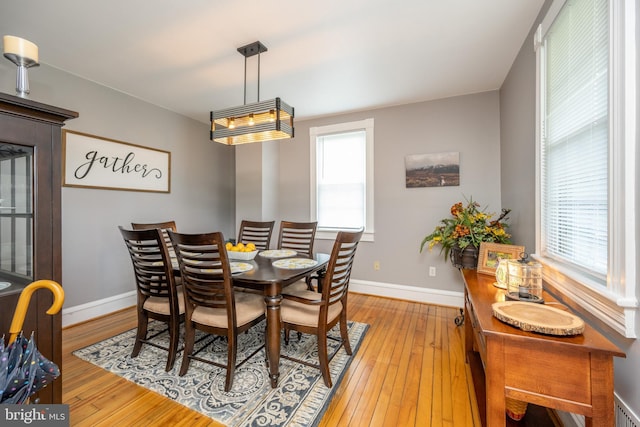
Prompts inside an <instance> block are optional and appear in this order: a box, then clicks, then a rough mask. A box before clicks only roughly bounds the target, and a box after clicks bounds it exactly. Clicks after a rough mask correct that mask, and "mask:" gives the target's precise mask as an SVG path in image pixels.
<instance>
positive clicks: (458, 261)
mask: <svg viewBox="0 0 640 427" xmlns="http://www.w3.org/2000/svg"><path fill="white" fill-rule="evenodd" d="M449 256H450V257H451V263H452V264H453V266H454V267H455V268H464V269H468V270H475V269H476V268H477V267H478V248H476V247H475V246H473V245H469V246H467V247H466V248H464V249H462V248H459V247H458V246H454V247H453V248H451V252H450V253H449Z"/></svg>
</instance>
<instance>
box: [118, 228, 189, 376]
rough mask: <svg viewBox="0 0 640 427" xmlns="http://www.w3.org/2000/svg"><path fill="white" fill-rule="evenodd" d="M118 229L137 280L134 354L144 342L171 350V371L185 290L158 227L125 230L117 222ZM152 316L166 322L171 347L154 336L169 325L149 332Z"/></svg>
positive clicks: (169, 356) (176, 349)
mask: <svg viewBox="0 0 640 427" xmlns="http://www.w3.org/2000/svg"><path fill="white" fill-rule="evenodd" d="M118 229H119V230H120V234H121V235H122V237H123V239H124V243H125V245H126V246H127V250H128V251H129V256H130V257H131V262H132V264H133V272H134V276H135V282H136V294H137V304H136V307H137V308H136V311H137V315H138V328H137V332H136V340H135V344H134V346H133V351H132V352H131V357H136V356H138V354H139V353H140V349H141V348H142V344H149V345H152V346H154V347H157V348H161V349H163V350H166V351H167V352H168V357H167V366H166V370H167V371H169V370H171V368H172V367H173V364H174V362H175V359H176V355H177V353H178V351H180V349H179V348H178V340H179V335H180V322H181V321H182V320H183V319H184V313H185V305H184V297H183V295H182V290H181V289H180V288H179V287H178V286H177V285H176V281H175V277H174V274H173V267H172V265H171V258H170V256H169V251H168V249H167V245H166V244H165V242H164V237H163V236H162V233H161V232H160V230H159V229H157V228H152V229H148V230H126V229H124V228H123V227H122V226H118ZM150 318H151V319H155V320H159V321H161V322H164V323H166V324H167V326H168V330H169V347H165V346H163V345H160V344H158V343H157V342H156V341H154V340H153V339H154V338H155V337H157V336H158V335H160V334H161V333H163V332H165V331H166V329H165V330H162V331H160V332H157V333H155V334H153V335H151V336H147V332H148V331H147V328H148V324H149V319H150Z"/></svg>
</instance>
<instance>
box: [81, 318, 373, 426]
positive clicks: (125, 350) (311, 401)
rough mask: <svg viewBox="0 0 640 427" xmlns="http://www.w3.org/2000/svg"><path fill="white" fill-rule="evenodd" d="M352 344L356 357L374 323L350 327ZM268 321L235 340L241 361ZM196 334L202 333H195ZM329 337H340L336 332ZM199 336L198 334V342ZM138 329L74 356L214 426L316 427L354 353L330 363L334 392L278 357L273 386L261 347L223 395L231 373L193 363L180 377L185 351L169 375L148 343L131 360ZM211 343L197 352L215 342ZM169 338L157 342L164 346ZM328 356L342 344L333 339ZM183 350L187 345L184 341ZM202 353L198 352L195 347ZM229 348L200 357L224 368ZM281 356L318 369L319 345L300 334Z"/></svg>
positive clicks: (312, 373)
mask: <svg viewBox="0 0 640 427" xmlns="http://www.w3.org/2000/svg"><path fill="white" fill-rule="evenodd" d="M348 325H349V338H350V340H351V348H352V349H353V354H354V355H355V354H356V352H357V351H358V348H359V347H360V344H361V343H362V339H363V338H364V335H365V333H366V331H367V329H368V327H369V325H366V324H362V323H357V322H349V324H348ZM264 327H265V324H264V322H263V323H262V324H260V325H257V326H256V327H254V328H252V329H251V330H250V331H249V333H247V334H244V333H243V334H240V336H239V337H238V360H239V361H240V360H243V359H244V358H245V357H246V355H247V354H251V353H252V352H253V351H254V350H255V349H256V348H257V347H259V346H260V345H261V344H262V343H263V342H264ZM162 328H163V324H162V323H160V322H155V321H152V322H150V324H149V332H150V335H153V333H154V332H155V331H159V330H161V329H162ZM198 333H200V332H199V331H198ZM330 335H333V336H335V337H339V336H340V334H339V330H338V328H337V327H336V328H334V329H332V330H331V331H330ZM198 337H199V336H196V339H198ZM134 338H135V329H132V330H130V331H127V332H124V333H122V334H120V335H116V336H114V337H111V338H109V339H106V340H104V341H101V342H98V343H96V344H93V345H90V346H88V347H85V348H83V349H80V350H76V351H74V352H73V354H74V355H75V356H77V357H79V358H80V359H83V360H86V361H88V362H90V363H92V364H94V365H97V366H99V367H101V368H103V369H106V370H107V371H110V372H113V373H114V374H117V375H119V376H121V377H123V378H125V379H127V380H129V381H132V382H134V383H136V384H138V385H140V386H142V387H145V388H147V389H149V390H153V391H155V392H156V393H159V394H161V395H163V396H165V397H168V398H169V399H172V400H174V401H176V402H178V403H180V404H182V405H184V406H186V407H188V408H191V409H193V410H195V411H198V412H200V413H202V414H204V415H207V416H209V417H211V418H213V419H214V420H216V421H218V422H220V423H222V424H225V425H227V426H233V427H240V426H242V427H244V426H286V427H296V426H304V427H308V426H316V425H317V424H318V423H319V422H320V420H321V418H322V414H323V413H324V411H325V410H326V408H327V406H328V404H329V402H330V401H331V397H332V396H333V393H334V391H335V389H336V388H337V387H338V384H339V383H340V381H341V380H342V376H343V375H344V372H345V370H346V369H347V367H348V366H349V364H350V363H351V360H352V359H353V357H354V355H352V356H349V355H347V353H346V352H345V351H344V348H341V349H340V350H339V351H338V353H337V354H336V356H335V357H334V358H333V360H332V361H331V363H330V364H329V367H330V370H331V379H332V381H333V388H331V389H329V388H327V387H326V386H325V385H324V382H323V380H322V375H321V374H320V371H319V370H318V369H314V368H310V367H308V366H305V365H302V364H299V363H295V362H292V361H289V360H287V359H282V358H281V359H280V380H279V383H278V387H277V388H275V389H272V388H271V385H270V381H269V375H268V371H267V368H266V365H265V353H264V349H263V350H261V351H259V352H258V353H256V354H255V355H254V356H253V357H252V358H251V359H250V360H249V361H248V362H246V363H245V364H244V365H242V366H241V367H240V368H238V369H236V372H235V376H234V380H233V387H232V388H231V390H230V391H229V392H225V391H224V381H225V374H226V371H225V370H224V369H221V368H218V367H215V366H213V365H209V364H206V363H202V362H199V361H196V360H192V361H191V364H190V365H189V371H188V372H187V373H186V374H185V375H184V376H183V377H180V376H178V371H179V370H180V363H181V362H182V352H180V353H179V354H178V358H177V360H176V363H175V366H174V367H173V369H172V370H171V371H169V372H165V370H164V368H165V365H166V357H167V354H166V352H165V351H163V350H160V349H157V348H155V347H153V346H150V345H143V346H142V350H141V351H140V354H139V355H138V357H136V358H134V359H132V358H131V356H130V355H131V350H132V348H133V342H134ZM210 338H211V337H207V338H206V339H204V340H203V341H202V342H201V343H199V344H196V346H198V345H200V346H202V345H206V344H207V343H210V342H211V339H210ZM167 339H168V333H164V334H161V335H159V336H158V337H156V338H155V339H154V340H157V341H158V342H159V343H162V344H164V345H166V341H167ZM328 343H329V354H330V355H331V354H332V353H333V352H334V351H335V347H337V345H338V343H337V342H336V341H334V340H328ZM181 346H182V343H181ZM196 348H197V347H196ZM226 352H227V349H226V343H225V342H224V341H222V340H220V339H217V340H214V341H213V343H212V344H209V346H208V348H207V349H205V350H204V351H203V352H201V353H200V354H199V356H201V357H203V358H211V359H212V360H216V361H218V362H219V363H223V364H224V363H226ZM282 354H288V355H291V356H293V357H296V358H298V359H303V360H309V361H312V362H313V363H317V360H318V359H317V345H316V338H315V337H314V336H310V335H306V334H303V335H302V338H301V340H300V341H298V339H297V337H296V333H295V332H293V333H292V334H291V341H290V342H289V345H288V346H285V345H284V343H283V345H282Z"/></svg>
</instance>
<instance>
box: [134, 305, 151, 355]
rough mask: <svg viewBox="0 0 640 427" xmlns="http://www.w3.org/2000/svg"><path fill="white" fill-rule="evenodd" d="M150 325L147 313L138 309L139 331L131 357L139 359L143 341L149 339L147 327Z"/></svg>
mask: <svg viewBox="0 0 640 427" xmlns="http://www.w3.org/2000/svg"><path fill="white" fill-rule="evenodd" d="M148 324H149V317H148V316H147V313H146V312H145V311H144V310H142V309H138V331H137V333H136V342H135V344H134V345H133V351H132V352H131V357H137V356H138V354H139V353H140V349H141V348H142V340H144V339H145V338H146V337H147V325H148Z"/></svg>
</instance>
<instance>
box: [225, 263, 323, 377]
mask: <svg viewBox="0 0 640 427" xmlns="http://www.w3.org/2000/svg"><path fill="white" fill-rule="evenodd" d="M292 258H307V257H305V256H300V255H296V256H294V257H292ZM312 258H313V259H314V260H315V261H316V264H315V265H313V266H310V267H306V268H294V269H292V268H279V267H274V266H273V262H274V261H276V260H281V259H283V258H268V257H265V256H262V255H260V253H258V254H257V255H256V257H255V258H254V259H253V260H252V261H242V262H246V263H249V264H251V265H252V266H253V268H252V269H251V270H249V271H246V272H243V273H235V274H234V275H233V285H234V286H235V287H241V288H248V289H254V290H259V291H262V293H263V294H264V300H265V303H266V306H267V313H266V317H267V333H266V343H265V348H266V351H267V360H268V362H269V378H270V380H271V387H272V388H275V387H277V386H278V377H279V376H280V342H281V336H280V330H281V329H282V321H281V319H280V305H281V303H282V290H283V289H284V288H285V287H287V286H288V285H290V284H292V283H295V282H297V281H298V280H301V279H304V278H305V277H307V276H309V275H312V274H320V275H322V273H323V271H324V270H325V269H326V266H327V264H328V262H329V254H325V253H315V254H314V255H313V257H312ZM232 261H233V260H232Z"/></svg>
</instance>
